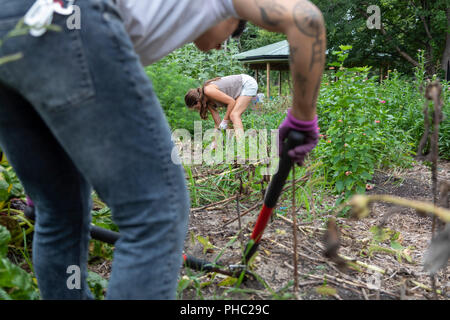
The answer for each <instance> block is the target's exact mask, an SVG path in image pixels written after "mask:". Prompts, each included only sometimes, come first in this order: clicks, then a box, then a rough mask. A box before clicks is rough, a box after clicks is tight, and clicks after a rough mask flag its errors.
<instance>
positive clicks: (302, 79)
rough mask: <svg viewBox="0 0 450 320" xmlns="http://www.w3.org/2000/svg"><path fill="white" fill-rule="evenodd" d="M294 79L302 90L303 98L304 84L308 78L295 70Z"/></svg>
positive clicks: (303, 95)
mask: <svg viewBox="0 0 450 320" xmlns="http://www.w3.org/2000/svg"><path fill="white" fill-rule="evenodd" d="M295 80H296V82H297V86H298V87H299V88H301V90H302V97H303V98H304V97H305V95H306V85H307V84H308V78H307V77H305V76H304V75H302V74H301V73H299V72H297V73H296V74H295Z"/></svg>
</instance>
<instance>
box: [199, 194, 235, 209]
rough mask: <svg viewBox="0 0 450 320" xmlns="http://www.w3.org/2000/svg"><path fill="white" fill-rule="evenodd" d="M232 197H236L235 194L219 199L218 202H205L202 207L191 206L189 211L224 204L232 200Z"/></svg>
mask: <svg viewBox="0 0 450 320" xmlns="http://www.w3.org/2000/svg"><path fill="white" fill-rule="evenodd" d="M234 199H236V195H234V196H232V197H230V198H228V199H224V200H220V201H218V202H214V203H210V204H207V205H205V206H203V207H198V208H192V209H191V211H201V210H204V209H206V208H209V207H213V206H217V205H220V204H225V203H227V202H230V201H233V200H234Z"/></svg>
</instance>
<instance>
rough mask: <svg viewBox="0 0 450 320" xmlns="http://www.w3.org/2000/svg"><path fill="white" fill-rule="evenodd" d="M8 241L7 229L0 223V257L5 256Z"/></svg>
mask: <svg viewBox="0 0 450 320" xmlns="http://www.w3.org/2000/svg"><path fill="white" fill-rule="evenodd" d="M9 241H11V234H10V233H9V231H8V229H6V228H5V227H4V226H2V225H0V258H3V257H5V256H6V253H7V252H8V243H9Z"/></svg>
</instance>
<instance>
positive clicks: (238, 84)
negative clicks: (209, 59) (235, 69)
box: [209, 74, 242, 107]
mask: <svg viewBox="0 0 450 320" xmlns="http://www.w3.org/2000/svg"><path fill="white" fill-rule="evenodd" d="M209 84H215V85H216V86H217V87H218V88H219V90H220V91H222V92H223V93H225V94H227V95H228V96H230V97H232V98H233V99H237V98H238V97H239V96H240V95H241V92H242V75H240V74H238V75H231V76H226V77H221V78H220V79H219V80H216V81H211V82H210V83H209ZM215 103H216V104H217V105H218V106H220V107H225V106H226V105H225V104H223V103H222V102H219V101H215Z"/></svg>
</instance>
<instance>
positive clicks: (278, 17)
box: [255, 0, 286, 27]
mask: <svg viewBox="0 0 450 320" xmlns="http://www.w3.org/2000/svg"><path fill="white" fill-rule="evenodd" d="M255 2H256V5H257V6H258V8H259V10H260V12H261V19H262V20H263V21H264V23H265V24H267V25H269V26H272V27H276V26H278V25H279V24H280V22H282V21H283V17H282V15H283V13H284V12H286V8H285V7H283V6H282V5H281V4H279V3H277V2H276V1H273V0H255Z"/></svg>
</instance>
